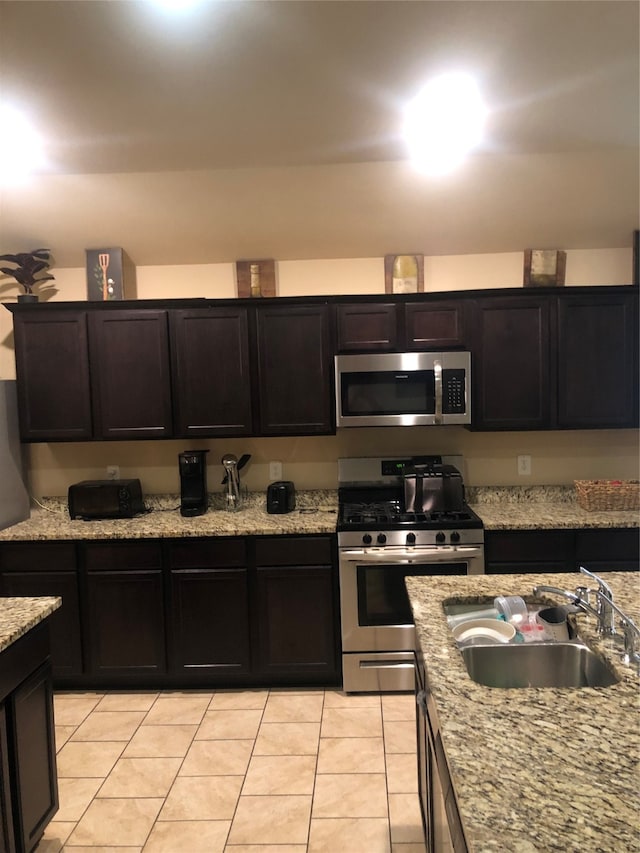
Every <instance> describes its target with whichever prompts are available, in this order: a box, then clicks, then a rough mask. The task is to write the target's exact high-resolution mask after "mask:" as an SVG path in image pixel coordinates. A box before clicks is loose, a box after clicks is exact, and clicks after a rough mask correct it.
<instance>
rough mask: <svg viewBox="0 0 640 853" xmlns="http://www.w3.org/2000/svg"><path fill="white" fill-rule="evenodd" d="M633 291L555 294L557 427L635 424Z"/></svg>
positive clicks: (635, 301)
mask: <svg viewBox="0 0 640 853" xmlns="http://www.w3.org/2000/svg"><path fill="white" fill-rule="evenodd" d="M637 358H638V299H637V296H636V294H634V293H629V294H628V295H625V294H611V295H608V294H603V293H601V292H600V293H598V294H594V295H593V296H589V295H587V296H571V295H567V296H561V297H559V298H558V370H559V377H558V426H559V427H562V428H569V429H583V428H589V427H592V428H593V427H618V428H619V427H634V426H637V425H638V361H637Z"/></svg>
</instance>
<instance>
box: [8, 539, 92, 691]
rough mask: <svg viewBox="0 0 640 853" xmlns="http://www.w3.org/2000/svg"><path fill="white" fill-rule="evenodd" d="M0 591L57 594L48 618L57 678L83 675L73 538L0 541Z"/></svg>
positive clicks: (71, 678) (72, 678) (75, 677)
mask: <svg viewBox="0 0 640 853" xmlns="http://www.w3.org/2000/svg"><path fill="white" fill-rule="evenodd" d="M0 591H1V593H2V595H26V596H38V595H57V596H60V597H61V598H62V607H60V608H59V609H58V610H56V611H55V613H53V614H52V615H51V616H50V617H49V620H48V623H49V635H50V639H51V663H52V666H53V677H54V680H55V681H56V683H57V682H61V683H62V682H66V681H69V680H71V681H74V682H75V681H77V678H78V677H79V676H81V675H82V672H83V666H82V635H81V629H80V601H79V593H78V574H77V569H76V556H75V546H74V544H73V543H72V542H3V543H0Z"/></svg>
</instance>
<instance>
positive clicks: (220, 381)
mask: <svg viewBox="0 0 640 853" xmlns="http://www.w3.org/2000/svg"><path fill="white" fill-rule="evenodd" d="M170 319H171V341H172V359H173V362H172V370H173V402H174V413H175V423H176V434H177V435H181V436H198V435H202V436H217V435H250V434H251V433H252V431H253V428H252V421H251V377H250V374H249V332H248V323H247V309H246V308H231V307H229V308H206V309H205V308H203V309H198V310H193V311H172V312H171V314H170Z"/></svg>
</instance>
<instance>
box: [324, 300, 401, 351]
mask: <svg viewBox="0 0 640 853" xmlns="http://www.w3.org/2000/svg"><path fill="white" fill-rule="evenodd" d="M397 307H398V306H396V305H395V303H382V302H360V303H357V304H351V305H337V306H336V334H337V341H338V352H391V351H393V350H395V349H396V348H397V343H398V327H397V326H398V324H397V320H396V308H397Z"/></svg>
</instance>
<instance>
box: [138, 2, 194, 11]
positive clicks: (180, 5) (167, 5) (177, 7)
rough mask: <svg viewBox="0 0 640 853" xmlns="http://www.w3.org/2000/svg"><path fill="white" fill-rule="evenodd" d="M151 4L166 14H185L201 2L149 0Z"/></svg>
mask: <svg viewBox="0 0 640 853" xmlns="http://www.w3.org/2000/svg"><path fill="white" fill-rule="evenodd" d="M149 2H150V3H152V4H153V5H154V6H157V7H158V8H159V9H162V10H164V11H165V12H185V11H187V10H189V9H190V8H191V7H192V6H195V5H196V4H197V3H199V2H200V0H149Z"/></svg>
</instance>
